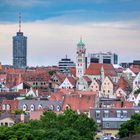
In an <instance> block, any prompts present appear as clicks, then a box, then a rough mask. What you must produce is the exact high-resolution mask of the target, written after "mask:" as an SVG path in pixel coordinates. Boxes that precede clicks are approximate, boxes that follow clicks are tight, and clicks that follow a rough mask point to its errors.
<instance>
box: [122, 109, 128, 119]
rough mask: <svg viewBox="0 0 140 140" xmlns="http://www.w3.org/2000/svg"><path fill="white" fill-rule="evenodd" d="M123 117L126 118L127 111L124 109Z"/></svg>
mask: <svg viewBox="0 0 140 140" xmlns="http://www.w3.org/2000/svg"><path fill="white" fill-rule="evenodd" d="M123 117H124V118H127V111H126V110H124V111H123Z"/></svg>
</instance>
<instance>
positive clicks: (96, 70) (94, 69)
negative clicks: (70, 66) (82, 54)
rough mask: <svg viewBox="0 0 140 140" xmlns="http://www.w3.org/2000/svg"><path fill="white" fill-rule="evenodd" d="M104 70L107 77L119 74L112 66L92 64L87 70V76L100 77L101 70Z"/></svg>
mask: <svg viewBox="0 0 140 140" xmlns="http://www.w3.org/2000/svg"><path fill="white" fill-rule="evenodd" d="M102 67H103V68H104V71H105V76H109V75H110V76H117V73H116V71H115V69H114V67H113V65H112V64H100V63H91V64H90V65H89V67H88V68H87V69H86V72H85V74H86V75H100V74H101V68H102Z"/></svg>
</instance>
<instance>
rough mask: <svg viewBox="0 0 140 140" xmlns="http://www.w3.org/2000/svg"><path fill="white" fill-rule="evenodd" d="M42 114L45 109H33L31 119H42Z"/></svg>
mask: <svg viewBox="0 0 140 140" xmlns="http://www.w3.org/2000/svg"><path fill="white" fill-rule="evenodd" d="M41 115H43V110H37V111H31V112H30V120H40V117H41Z"/></svg>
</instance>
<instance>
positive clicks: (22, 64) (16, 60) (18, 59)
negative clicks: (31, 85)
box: [13, 31, 27, 68]
mask: <svg viewBox="0 0 140 140" xmlns="http://www.w3.org/2000/svg"><path fill="white" fill-rule="evenodd" d="M26 66H27V37H26V36H24V35H23V32H20V31H19V32H17V35H16V36H14V37H13V67H14V68H26Z"/></svg>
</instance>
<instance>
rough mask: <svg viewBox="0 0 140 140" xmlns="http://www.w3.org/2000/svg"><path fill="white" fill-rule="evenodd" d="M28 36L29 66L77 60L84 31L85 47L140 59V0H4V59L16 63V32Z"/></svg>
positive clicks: (0, 10)
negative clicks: (19, 18)
mask: <svg viewBox="0 0 140 140" xmlns="http://www.w3.org/2000/svg"><path fill="white" fill-rule="evenodd" d="M19 12H21V16H22V26H21V30H22V32H23V33H24V35H25V36H27V37H28V43H27V44H28V46H27V48H28V49H27V63H28V65H29V66H48V65H57V64H58V61H59V60H60V59H61V58H64V57H65V56H66V55H67V56H68V57H69V58H71V59H72V60H73V61H75V60H76V47H77V43H78V42H79V40H80V37H81V36H82V39H83V42H84V43H85V45H86V52H87V54H88V53H98V52H108V51H111V52H112V53H117V54H118V56H119V62H132V61H133V60H140V0H0V48H1V50H0V62H1V63H2V64H12V59H13V58H12V37H13V36H15V35H16V32H17V31H18V30H19V29H18V14H19Z"/></svg>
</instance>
